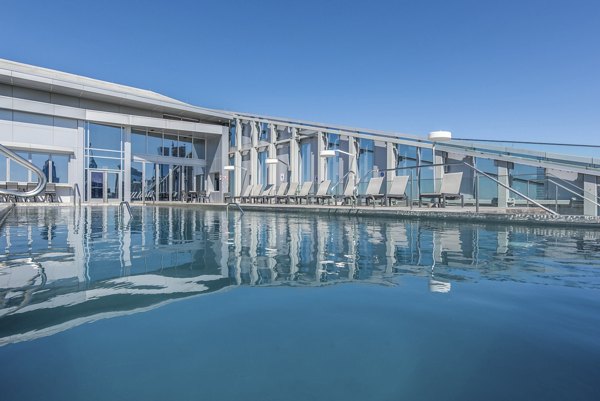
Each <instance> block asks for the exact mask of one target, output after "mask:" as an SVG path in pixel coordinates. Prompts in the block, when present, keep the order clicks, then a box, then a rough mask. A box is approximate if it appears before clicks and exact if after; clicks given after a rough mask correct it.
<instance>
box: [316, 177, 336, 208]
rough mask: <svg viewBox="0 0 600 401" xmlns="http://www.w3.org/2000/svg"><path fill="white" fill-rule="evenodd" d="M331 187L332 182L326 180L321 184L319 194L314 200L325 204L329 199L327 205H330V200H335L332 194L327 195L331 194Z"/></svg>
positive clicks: (318, 189)
mask: <svg viewBox="0 0 600 401" xmlns="http://www.w3.org/2000/svg"><path fill="white" fill-rule="evenodd" d="M330 186H331V180H324V181H322V182H321V183H320V184H319V188H317V193H316V194H315V196H314V197H313V199H314V200H315V201H316V202H317V205H318V204H319V201H323V204H325V199H327V203H328V204H329V203H330V200H331V199H333V196H332V195H331V194H327V192H329V187H330Z"/></svg>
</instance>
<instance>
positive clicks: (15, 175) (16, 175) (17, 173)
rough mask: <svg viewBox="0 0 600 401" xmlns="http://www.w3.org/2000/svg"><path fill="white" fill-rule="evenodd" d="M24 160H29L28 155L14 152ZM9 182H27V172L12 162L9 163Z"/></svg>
mask: <svg viewBox="0 0 600 401" xmlns="http://www.w3.org/2000/svg"><path fill="white" fill-rule="evenodd" d="M15 153H16V154H17V155H19V156H21V157H22V158H24V159H25V160H29V153H27V152H15ZM10 181H18V182H27V181H29V170H28V169H27V168H25V167H23V166H21V165H20V164H18V163H17V162H15V161H14V160H11V161H10Z"/></svg>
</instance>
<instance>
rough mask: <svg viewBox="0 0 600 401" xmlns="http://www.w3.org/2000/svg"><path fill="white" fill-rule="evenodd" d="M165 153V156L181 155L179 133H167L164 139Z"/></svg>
mask: <svg viewBox="0 0 600 401" xmlns="http://www.w3.org/2000/svg"><path fill="white" fill-rule="evenodd" d="M163 155H164V156H173V157H177V156H179V151H178V148H177V135H171V134H165V139H164V141H163Z"/></svg>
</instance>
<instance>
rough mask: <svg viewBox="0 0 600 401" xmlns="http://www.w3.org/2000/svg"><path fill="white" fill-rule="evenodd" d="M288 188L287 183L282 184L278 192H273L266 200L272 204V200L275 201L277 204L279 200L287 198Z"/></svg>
mask: <svg viewBox="0 0 600 401" xmlns="http://www.w3.org/2000/svg"><path fill="white" fill-rule="evenodd" d="M287 187H288V185H287V182H282V183H281V185H279V188H277V192H271V194H270V195H269V196H267V197H266V198H265V200H266V201H268V202H269V203H270V202H271V199H274V200H275V203H277V199H279V198H283V197H284V196H285V190H286V189H287Z"/></svg>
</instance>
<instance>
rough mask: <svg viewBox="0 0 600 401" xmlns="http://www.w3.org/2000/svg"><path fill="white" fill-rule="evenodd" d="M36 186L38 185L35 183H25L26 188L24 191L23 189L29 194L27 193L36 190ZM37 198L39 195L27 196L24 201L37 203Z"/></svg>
mask: <svg viewBox="0 0 600 401" xmlns="http://www.w3.org/2000/svg"><path fill="white" fill-rule="evenodd" d="M37 185H38V184H37V182H28V183H27V187H26V189H25V190H26V191H27V192H29V191H33V190H34V189H36V188H37ZM38 196H40V195H37V196H28V197H27V198H26V199H25V201H28V202H37V201H38Z"/></svg>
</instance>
